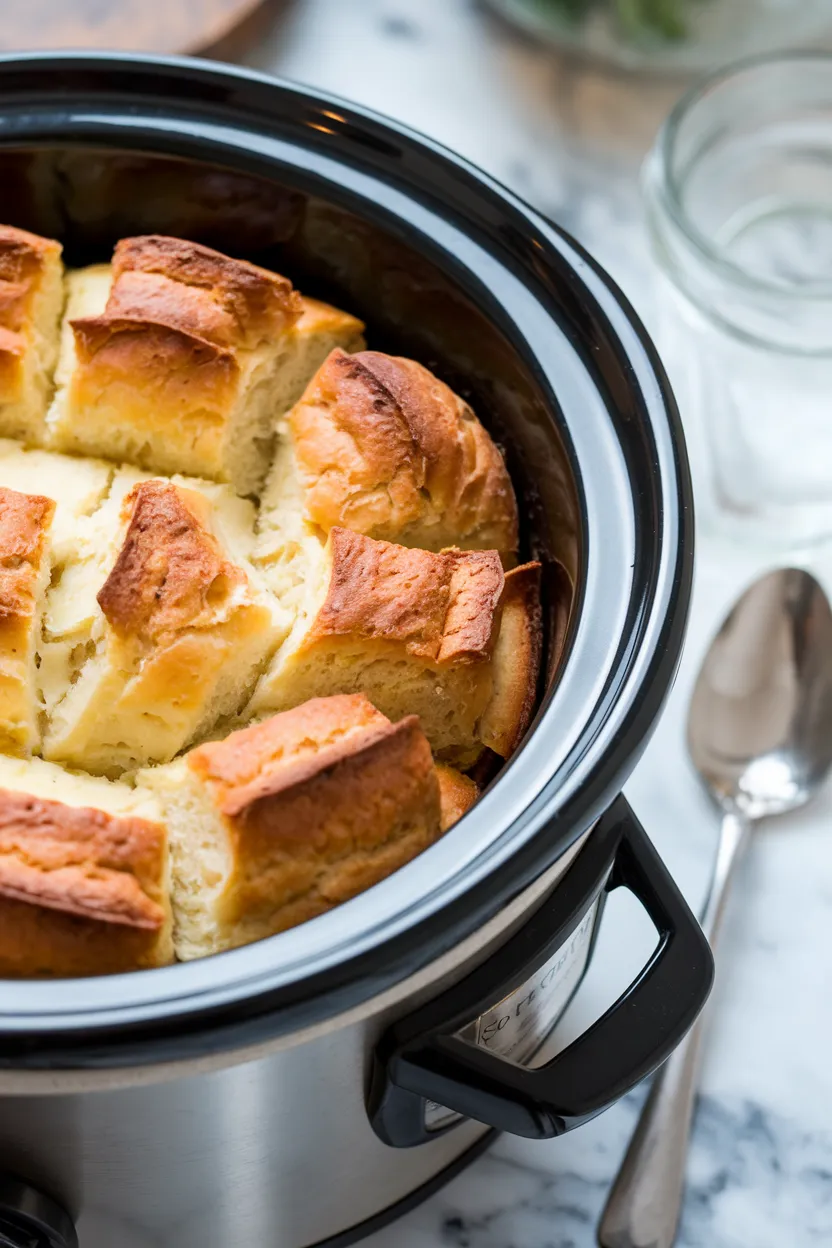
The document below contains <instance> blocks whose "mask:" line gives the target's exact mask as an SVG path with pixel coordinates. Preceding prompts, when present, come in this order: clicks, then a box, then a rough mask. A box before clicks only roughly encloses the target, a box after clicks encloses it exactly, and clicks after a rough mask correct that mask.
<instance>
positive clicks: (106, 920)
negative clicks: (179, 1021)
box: [0, 757, 173, 978]
mask: <svg viewBox="0 0 832 1248" xmlns="http://www.w3.org/2000/svg"><path fill="white" fill-rule="evenodd" d="M172 961H173V941H172V920H171V906H170V879H169V865H168V845H167V834H166V831H165V828H164V826H163V824H162V822H161V816H160V810H159V806H158V804H157V802H156V800H155V798H154V797H153V796H152V794H151V793H149V792H148V790H147V789H144V788H142V787H141V786H139V787H137V788H129V787H128V786H127V785H125V784H117V783H112V782H111V781H108V780H102V779H97V778H94V777H92V776H81V775H74V774H72V773H71V772H67V771H64V769H63V768H62V767H56V766H54V765H53V764H51V763H45V762H43V761H42V760H41V759H31V760H22V759H12V758H4V757H0V976H15V977H27V978H36V977H45V976H76V975H77V976H80V975H107V974H116V973H118V972H121V971H133V970H141V969H144V968H148V967H154V966H164V965H166V964H167V963H169V962H172Z"/></svg>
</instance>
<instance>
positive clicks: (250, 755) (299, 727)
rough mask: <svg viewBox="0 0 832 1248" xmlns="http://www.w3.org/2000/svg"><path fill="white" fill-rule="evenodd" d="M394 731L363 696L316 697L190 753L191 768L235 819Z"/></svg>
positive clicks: (224, 809) (218, 804) (189, 764)
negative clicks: (360, 745)
mask: <svg viewBox="0 0 832 1248" xmlns="http://www.w3.org/2000/svg"><path fill="white" fill-rule="evenodd" d="M391 726H392V725H391V724H390V721H389V720H388V719H387V717H386V716H384V715H382V714H381V712H380V711H377V710H376V708H375V707H374V706H373V705H372V703H371V702H370V701H369V700H368V699H367V698H365V697H364V695H363V694H361V693H357V694H338V695H336V696H334V697H330V698H312V699H310V701H308V702H305V703H304V704H303V705H302V706H298V707H295V708H294V709H293V710H291V711H285V712H284V713H283V714H281V715H273V716H271V718H269V719H267V720H265V721H264V722H263V723H262V724H254V725H252V726H251V727H249V728H242V729H240V730H239V731H238V732H233V733H231V735H230V736H228V737H226V738H225V739H224V740H223V741H212V742H209V743H208V744H207V745H201V746H198V747H197V748H196V749H194V750H191V751H190V753H189V754H188V756H187V758H188V766H189V767H190V768H191V770H192V771H193V772H194V773H195V774H196V775H198V776H199V777H200V778H201V779H202V780H204V781H206V782H207V783H209V784H210V785H211V788H212V791H213V793H214V798H215V800H216V803H217V806H218V808H219V810H220V811H221V812H222V813H223V814H225V815H229V816H230V817H236V816H237V815H239V814H240V812H241V811H242V810H243V809H244V808H245V807H246V806H247V805H248V804H249V803H250V802H253V801H255V800H257V799H258V797H259V796H264V797H265V796H275V795H276V794H277V793H279V792H282V791H283V790H285V789H287V788H291V787H292V785H294V784H297V783H299V782H302V781H303V780H305V779H308V778H309V776H311V775H314V774H315V773H316V772H318V771H321V770H323V769H325V768H327V767H329V766H331V765H332V764H334V763H336V762H339V761H340V760H341V759H342V758H344V757H346V755H348V754H349V753H351V752H352V750H353V748H354V745H355V743H356V741H357V740H360V741H361V742H362V743H364V744H366V742H367V741H369V740H375V739H376V738H378V737H380V736H384V735H385V734H386V732H387V731H388V730H389V729H390V728H391Z"/></svg>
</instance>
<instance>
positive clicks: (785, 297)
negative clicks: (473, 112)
mask: <svg viewBox="0 0 832 1248" xmlns="http://www.w3.org/2000/svg"><path fill="white" fill-rule="evenodd" d="M644 189H645V196H646V202H647V209H648V218H649V224H650V229H651V235H652V240H653V244H654V248H655V253H656V255H657V257H658V260H659V263H660V266H661V268H662V270H663V272H664V274H665V276H666V279H667V280H666V281H665V282H664V283H663V286H662V289H661V291H660V292H659V295H660V315H659V317H658V318H657V323H656V331H657V339H658V346H659V350H660V352H661V353H662V355H663V357H664V358H665V362H666V364H667V366H668V371H669V373H670V377H671V381H672V383H673V385H674V389H675V390H676V394H677V398H678V400H679V404H680V408H681V411H682V417H683V420H684V422H685V426H686V430H687V431H688V432H689V437H690V441H691V444H692V449H693V450H694V451H697V449H698V451H699V455H698V456H697V459H696V462H697V463H698V464H699V468H700V471H699V473H698V480H697V486H698V500H699V504H700V511H701V512H702V513H703V516H704V518H705V519H706V520H710V521H713V522H714V523H716V525H717V526H718V527H720V528H721V529H723V530H724V529H725V528H726V527H727V528H728V529H729V530H730V531H731V532H733V533H734V534H747V535H749V536H758V537H760V538H762V539H763V540H765V541H766V542H775V543H777V544H786V545H789V546H802V545H805V544H806V543H811V542H815V541H818V540H822V539H824V538H827V537H830V536H832V56H828V55H823V54H811V53H806V54H795V55H792V56H789V57H785V58H771V59H761V60H757V61H750V62H746V63H744V64H740V65H738V66H736V67H734V68H732V69H729V70H726V71H725V72H724V73H722V74H719V75H717V76H716V77H714V78H712V79H710V80H709V81H707V82H705V83H704V84H703V85H702V86H700V87H697V88H696V89H695V90H693V91H692V92H691V93H690V94H689V95H687V96H686V97H685V98H684V99H683V100H682V101H681V102H680V103H679V105H678V106H677V107H676V109H674V111H673V113H672V114H671V115H670V117H669V118H668V120H667V122H666V123H665V125H664V127H663V129H662V131H661V133H660V135H659V137H658V140H657V142H656V145H655V147H654V149H653V152H652V153H651V155H650V156H649V158H648V160H647V163H646V166H645V171H644Z"/></svg>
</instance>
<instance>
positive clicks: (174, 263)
mask: <svg viewBox="0 0 832 1248" xmlns="http://www.w3.org/2000/svg"><path fill="white" fill-rule="evenodd" d="M301 311H302V305H301V301H300V296H299V295H298V294H297V293H296V292H295V291H294V290H293V289H292V283H291V282H290V281H289V280H288V279H287V278H285V277H281V276H280V274H278V273H270V272H269V271H268V270H266V269H261V268H259V267H258V266H257V265H256V264H249V263H248V261H246V260H234V259H232V258H231V257H230V256H224V255H222V253H221V252H219V251H212V249H211V248H210V247H201V246H200V245H199V244H198V243H190V242H186V241H185V240H183V239H179V238H165V237H163V236H161V235H157V234H148V235H144V236H142V237H139V238H124V239H122V240H121V242H120V243H119V244H118V245H117V247H116V249H115V253H114V255H113V288H112V291H111V293H110V298H109V301H108V303H107V315H112V316H114V317H119V316H122V317H127V318H135V317H138V318H139V319H144V318H147V319H149V320H150V321H151V322H154V323H157V324H160V325H167V326H170V327H172V328H174V329H180V330H182V331H183V332H185V333H192V334H194V335H195V337H197V338H202V339H205V340H206V341H207V342H213V343H215V344H216V345H217V346H223V347H254V346H257V344H258V343H260V342H262V341H263V340H264V339H266V338H268V337H270V336H272V335H276V334H280V333H282V332H283V331H284V330H286V329H288V328H289V326H290V325H293V324H294V322H295V321H296V320H297V319H298V317H299V316H300V314H301Z"/></svg>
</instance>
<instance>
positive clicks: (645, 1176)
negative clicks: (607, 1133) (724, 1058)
mask: <svg viewBox="0 0 832 1248" xmlns="http://www.w3.org/2000/svg"><path fill="white" fill-rule="evenodd" d="M750 831H751V823H750V822H749V820H747V819H746V818H744V817H743V816H742V815H738V814H733V813H730V814H726V815H725V817H724V818H723V820H722V829H721V831H720V837H719V849H718V851H717V857H716V863H715V864H714V873H713V879H712V880H711V886H710V888H709V890H708V897H707V900H706V902H705V911H704V914H703V916H702V929H703V931H704V932H705V935H706V936H707V937H708V940H709V941H710V944H711V948H714V947H715V944H716V939H717V935H718V933H719V928H720V923H721V921H722V916H723V913H724V910H725V899H726V897H727V895H728V888H729V885H730V883H731V879H732V877H733V874H734V868H735V867H736V865H737V863H738V862H739V860H740V857H741V856H742V852H743V850H744V849H745V846H746V844H747V842H748V839H749V833H750ZM703 1017H704V1016H703V1015H700V1017H699V1019H698V1020H697V1022H696V1023H695V1024H694V1025H693V1027H692V1028H691V1030H690V1031H689V1032H688V1034H687V1036H686V1037H685V1039H684V1040H683V1041H682V1043H681V1044H680V1045H679V1046H678V1048H677V1049H676V1050H675V1052H673V1053H671V1055H670V1057H669V1058H668V1059H667V1061H666V1062H665V1064H664V1066H663V1067H662V1068H661V1070H660V1071H659V1073H658V1074H657V1075H656V1077H655V1079H654V1080H653V1086H652V1088H651V1090H650V1095H649V1096H648V1098H647V1101H646V1103H645V1105H644V1108H643V1110H642V1112H641V1117H640V1118H639V1120H638V1124H637V1126H636V1130H635V1132H634V1134H633V1138H632V1140H631V1141H630V1147H629V1148H628V1150H627V1155H626V1156H625V1158H624V1161H623V1162H622V1164H621V1169H620V1170H619V1171H618V1175H617V1177H616V1180H615V1183H614V1184H613V1187H612V1191H611V1192H610V1195H609V1199H608V1200H607V1204H606V1208H605V1209H604V1212H603V1214H602V1216H601V1222H600V1225H599V1228H598V1243H599V1244H600V1245H601V1248H673V1244H674V1243H675V1241H676V1231H677V1228H678V1225H679V1214H680V1212H681V1208H682V1198H683V1196H684V1190H685V1165H686V1160H687V1152H688V1139H689V1136H690V1126H691V1119H692V1117H693V1105H694V1100H695V1096H696V1085H697V1081H698V1074H699V1061H700V1055H701V1040H702V1035H703Z"/></svg>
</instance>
